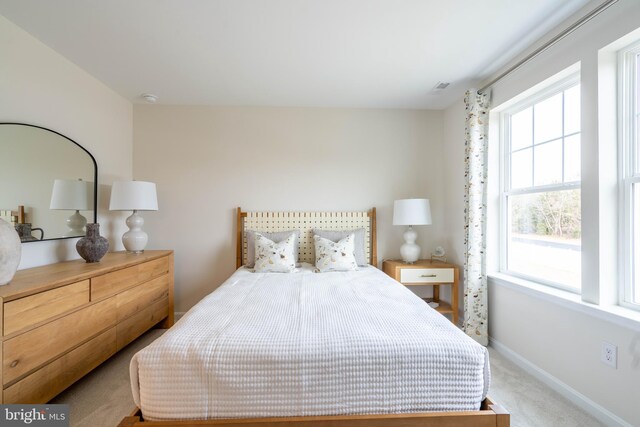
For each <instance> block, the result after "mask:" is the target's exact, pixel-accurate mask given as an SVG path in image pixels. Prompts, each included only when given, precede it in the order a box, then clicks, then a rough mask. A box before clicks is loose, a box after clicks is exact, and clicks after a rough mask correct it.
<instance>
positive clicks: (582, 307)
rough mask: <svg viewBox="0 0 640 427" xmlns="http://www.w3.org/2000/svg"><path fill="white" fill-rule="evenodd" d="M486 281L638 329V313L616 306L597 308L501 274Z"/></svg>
mask: <svg viewBox="0 0 640 427" xmlns="http://www.w3.org/2000/svg"><path fill="white" fill-rule="evenodd" d="M488 281H489V283H490V284H492V285H497V286H502V287H505V288H508V289H512V290H515V291H518V292H521V293H523V294H527V295H531V296H533V297H536V298H539V299H542V300H545V301H549V302H552V303H554V304H557V305H561V306H563V307H566V308H568V309H570V310H573V311H577V312H580V313H584V314H587V315H589V316H592V317H596V318H598V319H602V320H606V321H608V322H611V323H615V324H616V325H620V326H624V327H626V328H631V329H638V328H640V311H636V310H632V309H630V308H625V307H621V306H618V305H611V306H599V305H596V304H591V303H588V302H584V301H582V299H581V298H580V295H578V294H574V293H571V292H568V291H563V290H561V289H556V288H551V287H549V286H544V285H540V284H538V283H535V282H531V281H529V280H525V279H521V278H518V277H513V276H509V275H507V274H503V273H492V274H490V275H488Z"/></svg>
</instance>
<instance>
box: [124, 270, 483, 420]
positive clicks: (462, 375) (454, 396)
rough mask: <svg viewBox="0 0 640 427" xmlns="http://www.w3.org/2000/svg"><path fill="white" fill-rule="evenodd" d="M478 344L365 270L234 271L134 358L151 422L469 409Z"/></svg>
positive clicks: (477, 387) (476, 394) (477, 373)
mask: <svg viewBox="0 0 640 427" xmlns="http://www.w3.org/2000/svg"><path fill="white" fill-rule="evenodd" d="M488 357H489V356H488V352H487V351H486V349H485V348H484V347H482V346H480V345H479V344H477V343H476V342H474V341H473V340H472V339H471V338H469V337H467V336H466V335H465V334H464V333H463V332H461V331H460V330H459V329H457V328H455V327H454V326H453V325H452V324H451V322H450V321H449V320H447V319H446V318H445V317H443V316H441V315H440V314H438V313H437V312H436V311H435V310H433V309H431V308H430V307H428V305H427V304H425V303H424V302H423V301H422V300H420V299H419V298H418V297H416V296H415V295H414V294H413V293H412V292H411V291H410V290H408V289H407V288H405V287H404V286H402V285H400V284H399V283H398V282H396V281H394V280H392V279H390V278H389V277H388V276H387V275H385V274H384V273H382V272H381V271H380V270H378V269H376V268H373V267H366V268H361V269H359V270H358V271H352V272H332V273H314V272H313V269H312V267H311V266H308V265H304V266H303V267H302V268H300V269H297V270H296V272H295V273H290V274H283V273H252V272H251V271H250V270H247V269H244V268H241V269H239V270H238V271H236V272H235V273H234V274H233V275H232V276H231V277H230V278H229V279H228V280H227V281H226V282H225V283H224V284H223V285H222V286H221V287H220V288H219V289H217V290H216V291H215V292H213V293H212V294H210V295H209V296H207V297H206V298H204V299H203V300H202V301H201V302H199V303H198V304H197V305H196V306H194V307H193V308H192V309H191V310H190V311H189V312H188V313H187V314H185V315H184V317H183V318H182V319H181V320H180V321H179V322H177V323H176V325H175V326H174V327H172V328H171V329H170V330H169V331H167V332H166V333H165V334H164V335H163V336H162V337H160V338H159V339H158V340H156V341H155V342H154V343H152V344H151V345H149V346H148V347H146V348H145V349H143V350H141V351H140V352H138V353H137V354H136V355H135V356H134V357H133V359H132V361H131V367H130V370H131V385H132V390H133V397H134V400H135V402H136V404H137V405H138V406H139V407H140V408H141V409H142V413H143V415H144V417H145V418H146V419H147V420H170V419H208V418H237V417H270V416H305V415H334V414H382V413H403V412H425V411H458V410H476V409H478V408H479V405H480V402H481V401H482V400H483V398H484V396H485V394H486V392H487V389H488V387H489V359H488Z"/></svg>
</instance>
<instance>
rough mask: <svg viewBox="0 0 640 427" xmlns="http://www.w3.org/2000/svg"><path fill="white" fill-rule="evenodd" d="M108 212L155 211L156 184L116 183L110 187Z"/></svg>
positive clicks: (156, 200) (156, 208) (137, 182)
mask: <svg viewBox="0 0 640 427" xmlns="http://www.w3.org/2000/svg"><path fill="white" fill-rule="evenodd" d="M109 210H112V211H157V210H158V197H157V195H156V184H154V183H153V182H145V181H116V182H114V183H113V186H112V187H111V201H110V203H109Z"/></svg>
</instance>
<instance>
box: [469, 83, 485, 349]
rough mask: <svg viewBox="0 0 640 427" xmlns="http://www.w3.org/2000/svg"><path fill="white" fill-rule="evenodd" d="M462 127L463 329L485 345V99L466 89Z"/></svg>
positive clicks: (474, 91)
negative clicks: (464, 118) (463, 140)
mask: <svg viewBox="0 0 640 427" xmlns="http://www.w3.org/2000/svg"><path fill="white" fill-rule="evenodd" d="M464 103H465V110H466V113H467V120H466V127H465V195H464V204H465V207H464V213H465V215H464V216H465V218H464V219H465V224H464V229H465V240H464V243H465V254H464V281H465V286H464V326H463V329H464V331H465V332H466V333H467V335H469V336H470V337H471V338H473V339H474V340H476V341H478V342H479V343H480V344H482V345H484V346H486V345H488V344H489V334H488V316H487V274H486V229H487V225H486V214H487V189H486V184H487V149H488V147H487V129H488V126H487V125H488V122H489V96H488V95H487V94H484V93H478V91H477V90H475V89H469V90H468V91H467V93H466V94H465V97H464Z"/></svg>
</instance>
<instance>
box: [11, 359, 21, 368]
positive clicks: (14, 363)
mask: <svg viewBox="0 0 640 427" xmlns="http://www.w3.org/2000/svg"><path fill="white" fill-rule="evenodd" d="M18 363H20V361H19V360H14V361H13V362H11V365H9V367H10V368H15V367H16V366H18Z"/></svg>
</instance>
